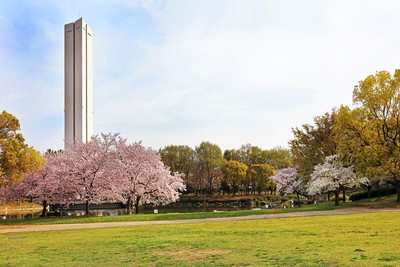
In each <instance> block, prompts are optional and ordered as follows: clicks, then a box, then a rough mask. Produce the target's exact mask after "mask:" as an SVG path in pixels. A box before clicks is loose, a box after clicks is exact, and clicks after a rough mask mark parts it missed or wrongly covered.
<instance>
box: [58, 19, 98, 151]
mask: <svg viewBox="0 0 400 267" xmlns="http://www.w3.org/2000/svg"><path fill="white" fill-rule="evenodd" d="M92 44H93V40H92V28H90V27H89V25H87V24H86V22H85V21H84V20H83V18H80V19H79V20H77V21H75V22H72V23H69V24H66V25H65V26H64V88H65V89H64V91H65V92H64V93H65V96H64V101H65V102H64V107H65V110H64V113H65V114H64V131H65V132H64V145H65V147H67V146H68V145H70V144H73V143H74V141H75V140H80V141H83V142H87V141H89V140H90V137H91V136H92V134H93V52H92Z"/></svg>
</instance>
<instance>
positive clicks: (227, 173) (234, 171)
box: [222, 160, 248, 195]
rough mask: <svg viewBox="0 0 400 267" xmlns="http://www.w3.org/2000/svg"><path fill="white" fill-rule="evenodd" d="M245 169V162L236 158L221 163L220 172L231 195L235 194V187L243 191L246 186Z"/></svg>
mask: <svg viewBox="0 0 400 267" xmlns="http://www.w3.org/2000/svg"><path fill="white" fill-rule="evenodd" d="M247 169H248V167H247V165H246V164H244V163H242V162H239V161H236V160H231V161H227V162H226V163H225V164H224V165H223V168H222V173H223V175H224V182H226V184H228V185H229V187H230V189H231V192H232V194H233V195H235V194H236V191H237V189H239V190H240V191H241V192H242V193H243V190H244V189H245V186H246V183H245V179H246V174H247Z"/></svg>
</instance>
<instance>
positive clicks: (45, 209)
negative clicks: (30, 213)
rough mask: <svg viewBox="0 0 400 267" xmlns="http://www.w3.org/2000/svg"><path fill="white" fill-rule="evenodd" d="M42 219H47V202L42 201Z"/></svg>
mask: <svg viewBox="0 0 400 267" xmlns="http://www.w3.org/2000/svg"><path fill="white" fill-rule="evenodd" d="M40 217H47V200H43V201H42V214H41V215H40Z"/></svg>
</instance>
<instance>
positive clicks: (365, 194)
mask: <svg viewBox="0 0 400 267" xmlns="http://www.w3.org/2000/svg"><path fill="white" fill-rule="evenodd" d="M379 191H380V193H381V196H386V195H392V194H395V193H396V188H395V187H389V190H387V188H381V189H380V190H379ZM371 197H378V190H377V189H372V190H371ZM365 198H368V191H362V192H355V193H352V194H350V197H349V199H350V200H351V201H355V200H360V199H365Z"/></svg>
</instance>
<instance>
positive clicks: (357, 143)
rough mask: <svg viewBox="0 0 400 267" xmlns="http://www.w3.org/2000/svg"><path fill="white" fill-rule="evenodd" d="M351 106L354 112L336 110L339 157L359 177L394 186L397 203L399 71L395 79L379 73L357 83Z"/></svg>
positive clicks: (399, 180)
mask: <svg viewBox="0 0 400 267" xmlns="http://www.w3.org/2000/svg"><path fill="white" fill-rule="evenodd" d="M353 103H354V105H355V108H354V109H353V110H351V109H350V108H349V107H341V109H340V110H339V114H338V123H337V126H336V127H335V132H336V133H337V135H338V140H339V153H341V154H342V155H345V156H347V157H348V158H349V161H350V162H351V163H352V164H354V165H355V167H356V170H357V172H358V173H359V174H364V175H366V176H370V177H369V178H372V179H373V180H375V182H377V181H379V180H386V181H388V182H390V183H392V184H393V185H394V186H396V187H397V202H400V70H395V72H394V75H391V74H390V73H389V72H387V71H379V72H377V73H376V74H375V75H369V76H368V77H366V78H365V79H364V80H362V81H360V82H359V84H358V86H356V87H355V89H354V91H353Z"/></svg>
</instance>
